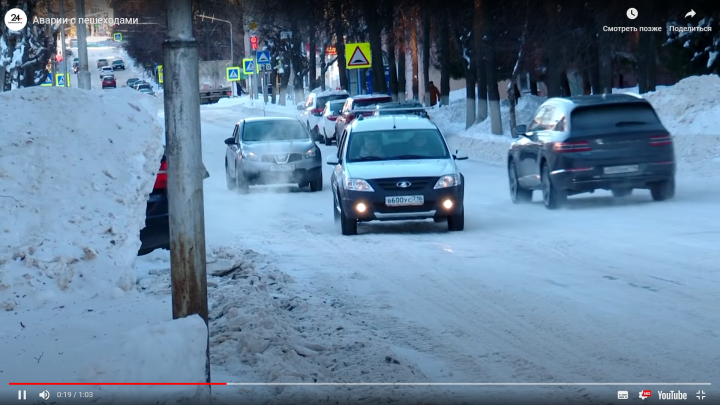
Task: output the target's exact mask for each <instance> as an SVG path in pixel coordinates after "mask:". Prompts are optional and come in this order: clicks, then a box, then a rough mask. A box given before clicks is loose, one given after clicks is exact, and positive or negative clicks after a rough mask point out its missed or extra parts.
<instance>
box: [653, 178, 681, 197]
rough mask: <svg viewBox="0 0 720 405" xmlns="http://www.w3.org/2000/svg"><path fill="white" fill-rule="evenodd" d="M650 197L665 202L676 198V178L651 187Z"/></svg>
mask: <svg viewBox="0 0 720 405" xmlns="http://www.w3.org/2000/svg"><path fill="white" fill-rule="evenodd" d="M650 195H652V199H653V200H655V201H665V200H669V199H671V198H673V197H675V178H672V179H670V180H665V181H663V182H660V183H657V184H654V185H653V186H652V187H650Z"/></svg>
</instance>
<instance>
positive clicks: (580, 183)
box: [507, 94, 676, 209]
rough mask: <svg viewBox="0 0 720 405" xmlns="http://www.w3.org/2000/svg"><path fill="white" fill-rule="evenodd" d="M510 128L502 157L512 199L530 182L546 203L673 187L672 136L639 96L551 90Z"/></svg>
mask: <svg viewBox="0 0 720 405" xmlns="http://www.w3.org/2000/svg"><path fill="white" fill-rule="evenodd" d="M516 134H517V135H518V136H519V137H520V139H519V140H517V141H515V142H514V143H513V144H512V146H511V147H510V151H509V153H508V161H507V167H508V179H509V184H510V196H511V199H512V201H513V203H516V204H518V203H525V202H530V201H531V200H532V195H533V191H534V190H542V194H543V202H544V204H545V207H546V208H548V209H555V208H558V207H561V206H562V205H563V204H564V203H565V201H566V199H567V197H568V196H572V195H575V194H580V193H587V192H590V193H592V192H594V191H595V190H610V191H612V193H613V195H614V196H615V197H625V196H628V195H630V194H631V193H632V191H633V189H649V190H650V193H651V195H652V198H653V200H655V201H663V200H667V199H670V198H672V197H674V195H675V171H676V163H675V151H674V147H673V140H672V136H671V135H670V133H669V132H668V130H667V129H666V128H665V127H664V126H663V124H662V123H661V122H660V119H659V118H658V116H657V114H656V113H655V110H654V109H653V107H652V106H651V105H650V103H649V102H648V101H647V100H645V99H643V98H641V97H640V96H634V95H628V94H613V95H593V96H578V97H569V98H551V99H549V100H547V101H546V102H545V103H543V104H542V105H541V106H540V108H539V109H538V110H537V112H536V114H535V118H534V119H533V121H532V123H530V126H529V127H528V126H525V125H518V126H517V128H516Z"/></svg>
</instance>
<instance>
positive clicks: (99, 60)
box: [97, 59, 109, 70]
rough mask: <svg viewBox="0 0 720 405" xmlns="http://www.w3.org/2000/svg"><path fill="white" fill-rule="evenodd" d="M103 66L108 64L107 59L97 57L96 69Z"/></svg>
mask: <svg viewBox="0 0 720 405" xmlns="http://www.w3.org/2000/svg"><path fill="white" fill-rule="evenodd" d="M105 66H109V63H108V60H107V59H98V61H97V68H98V70H100V69H102V68H103V67H105Z"/></svg>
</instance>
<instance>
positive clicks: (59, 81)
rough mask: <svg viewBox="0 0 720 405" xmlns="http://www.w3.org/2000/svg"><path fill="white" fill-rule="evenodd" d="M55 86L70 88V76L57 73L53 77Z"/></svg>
mask: <svg viewBox="0 0 720 405" xmlns="http://www.w3.org/2000/svg"><path fill="white" fill-rule="evenodd" d="M55 86H57V87H70V74H67V75H64V74H62V73H58V74H56V75H55Z"/></svg>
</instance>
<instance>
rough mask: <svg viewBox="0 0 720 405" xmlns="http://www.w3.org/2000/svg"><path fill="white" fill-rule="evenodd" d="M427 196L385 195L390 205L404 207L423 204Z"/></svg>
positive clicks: (386, 203) (387, 203) (386, 202)
mask: <svg viewBox="0 0 720 405" xmlns="http://www.w3.org/2000/svg"><path fill="white" fill-rule="evenodd" d="M423 204H425V197H424V196H421V195H405V196H397V197H385V205H387V206H388V207H402V206H407V205H423Z"/></svg>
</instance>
